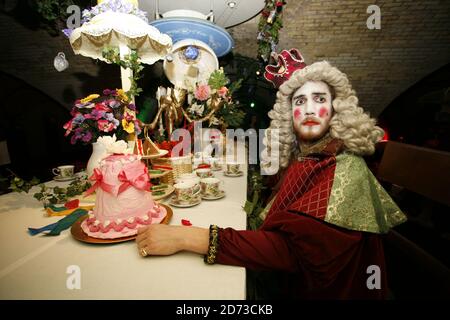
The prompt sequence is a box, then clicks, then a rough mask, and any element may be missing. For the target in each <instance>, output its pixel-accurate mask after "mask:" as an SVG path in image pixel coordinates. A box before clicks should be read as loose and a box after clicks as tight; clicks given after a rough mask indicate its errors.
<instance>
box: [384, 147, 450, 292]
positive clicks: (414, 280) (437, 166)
mask: <svg viewBox="0 0 450 320" xmlns="http://www.w3.org/2000/svg"><path fill="white" fill-rule="evenodd" d="M377 177H378V179H379V180H380V181H384V182H387V183H390V184H393V185H395V186H396V187H402V188H404V189H406V190H409V191H412V192H414V193H417V194H419V195H422V196H424V197H426V198H427V199H429V200H431V201H435V202H437V203H441V204H444V205H446V206H450V153H447V152H441V151H436V150H432V149H427V148H421V147H416V146H412V145H408V144H403V143H398V142H392V141H390V142H387V144H386V145H385V149H384V153H383V157H382V159H381V163H380V166H379V168H378V172H377ZM405 213H406V214H407V212H405ZM384 240H385V241H384V247H385V255H386V265H387V273H388V281H389V287H390V290H391V292H392V294H393V298H394V299H427V298H428V299H436V298H437V299H450V269H449V268H448V267H447V266H446V265H444V264H443V263H442V262H441V261H439V260H438V259H436V258H435V257H434V256H432V255H430V254H429V253H427V252H426V251H425V250H424V249H422V248H421V247H420V246H418V245H417V244H415V243H414V242H412V241H410V240H409V239H407V238H406V237H404V236H402V235H401V234H399V233H398V232H397V231H395V230H391V231H390V232H389V233H388V234H387V235H386V237H385V239H384ZM447 249H448V250H449V252H450V248H447Z"/></svg>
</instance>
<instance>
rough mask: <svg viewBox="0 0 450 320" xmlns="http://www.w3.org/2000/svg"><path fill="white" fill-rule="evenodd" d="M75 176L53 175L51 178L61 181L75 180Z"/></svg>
mask: <svg viewBox="0 0 450 320" xmlns="http://www.w3.org/2000/svg"><path fill="white" fill-rule="evenodd" d="M76 178H77V177H76V176H75V175H73V176H70V177H61V176H55V177H53V180H55V181H59V182H63V181H72V180H75V179H76Z"/></svg>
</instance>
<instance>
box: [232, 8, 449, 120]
mask: <svg viewBox="0 0 450 320" xmlns="http://www.w3.org/2000/svg"><path fill="white" fill-rule="evenodd" d="M287 2H288V3H287V5H286V7H285V10H284V18H283V21H284V28H283V29H282V33H281V36H280V43H279V48H280V49H284V48H291V47H296V48H299V49H300V50H301V52H302V53H303V55H304V57H305V59H306V62H307V63H312V62H315V61H319V60H328V61H330V62H331V63H332V64H334V65H335V66H337V67H338V68H339V69H341V70H342V71H344V72H345V73H347V74H348V76H349V77H350V79H351V81H352V84H353V86H354V88H355V90H356V91H357V94H358V96H359V99H360V103H361V105H362V106H364V107H365V108H366V109H368V110H370V112H371V114H372V115H374V116H376V115H378V114H379V113H380V112H381V111H382V110H383V109H384V108H385V107H386V106H387V105H388V104H389V103H390V102H391V101H392V100H393V99H394V98H395V97H396V96H398V95H399V94H400V93H402V92H403V91H405V90H406V89H407V88H409V87H410V86H411V85H413V84H414V83H415V82H417V81H419V80H420V79H422V78H423V77H425V76H426V75H428V74H429V73H431V72H433V71H435V70H437V69H439V68H440V67H442V66H443V65H444V64H446V63H449V62H450V1H446V0H441V1H439V0H425V1H411V0H386V1H365V0H337V1H336V0H334V1H332V0H322V1H317V0H313V1H306V0H295V1H294V0H291V1H287ZM371 4H376V5H378V6H379V7H380V9H381V29H380V30H369V29H368V28H367V26H366V20H367V18H368V17H369V15H370V14H368V13H366V11H367V7H368V6H369V5H371ZM258 19H259V17H256V18H254V19H252V20H250V21H248V22H246V23H244V24H242V25H240V26H237V27H235V28H233V29H232V33H233V36H234V38H235V40H236V51H237V52H239V53H241V54H244V55H248V56H252V57H255V56H256V46H255V45H254V41H252V39H255V38H256V33H257V27H258V26H257V24H258Z"/></svg>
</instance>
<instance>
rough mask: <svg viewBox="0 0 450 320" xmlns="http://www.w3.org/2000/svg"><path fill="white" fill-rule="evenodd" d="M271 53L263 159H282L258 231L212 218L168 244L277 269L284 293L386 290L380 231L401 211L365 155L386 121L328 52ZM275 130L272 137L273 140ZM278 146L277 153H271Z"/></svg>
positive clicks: (370, 295)
mask: <svg viewBox="0 0 450 320" xmlns="http://www.w3.org/2000/svg"><path fill="white" fill-rule="evenodd" d="M277 59H278V61H277V65H272V66H267V67H266V73H265V77H266V78H267V79H268V80H269V81H271V82H272V83H274V85H275V86H276V87H279V90H278V92H277V98H276V102H275V104H274V107H273V109H272V110H271V111H270V112H269V117H270V118H271V124H270V127H269V128H268V130H266V139H265V144H266V149H265V151H264V152H263V155H262V161H261V166H262V167H263V168H273V167H279V168H281V169H284V175H283V178H282V180H281V183H280V187H279V190H278V191H277V193H276V196H275V197H274V198H273V199H272V200H271V201H270V202H269V204H268V206H267V207H266V218H265V220H264V223H263V225H262V226H261V227H260V228H259V229H258V230H256V231H251V230H234V229H232V228H224V229H222V228H220V227H218V226H214V225H212V226H210V228H209V230H207V235H205V233H206V231H204V230H206V229H202V228H194V229H192V230H189V231H186V234H184V235H183V236H184V237H187V238H184V239H183V240H184V243H185V244H184V245H181V246H179V247H176V250H174V251H175V252H176V251H179V250H190V251H194V252H198V253H204V254H205V262H206V263H209V264H213V263H220V264H227V265H235V266H243V267H246V268H248V269H251V270H262V271H264V270H266V271H282V274H283V277H282V279H281V280H280V282H281V283H282V287H283V292H284V295H285V296H283V297H288V298H296V299H383V298H386V293H387V283H386V268H385V260H384V252H383V245H382V234H384V233H387V232H388V231H389V229H390V228H392V227H394V226H396V225H398V224H400V223H402V222H404V221H405V220H406V217H405V215H404V214H403V213H402V212H401V211H400V209H399V208H398V206H397V205H396V204H395V203H394V202H393V200H392V199H391V198H390V196H389V195H388V194H387V192H386V191H385V190H384V189H383V188H382V187H381V185H380V184H379V183H378V181H377V180H376V178H375V177H374V176H373V175H372V173H371V171H370V170H369V169H368V167H367V165H366V163H365V161H364V159H363V158H362V156H363V155H368V154H372V153H373V152H374V151H375V143H376V142H378V141H379V140H380V139H381V137H382V136H383V130H382V129H381V128H379V127H377V126H376V125H375V120H374V119H372V118H370V117H369V115H368V114H366V113H364V111H363V109H362V108H361V107H359V106H358V98H357V97H356V95H355V92H354V91H353V89H352V87H351V85H350V83H349V80H348V78H347V76H346V75H345V74H344V73H342V72H341V71H339V70H338V69H337V68H335V67H333V66H331V65H330V64H329V63H328V62H326V61H321V62H316V63H313V64H311V65H308V66H307V65H306V64H305V62H304V61H303V58H302V56H301V54H300V52H299V51H298V50H296V49H291V50H289V51H288V50H283V51H282V52H281V53H280V54H279V55H278V56H277ZM272 134H277V135H278V136H279V142H278V143H274V145H272V139H269V137H270V135H272ZM275 149H278V153H276V154H279V158H277V159H271V158H270V157H269V155H270V154H271V152H275ZM273 161H275V162H277V163H276V165H275V166H274V164H273V163H271V162H273ZM273 173H275V172H273ZM158 228H159V227H158V226H156V228H155V227H153V226H152V227H150V228H148V229H147V230H145V231H143V232H141V234H140V236H139V237H138V246H147V245H156V243H155V242H151V241H149V240H148V239H149V237H150V238H153V239H156V236H158V238H159V237H161V238H164V237H163V235H164V230H161V232H159V230H158ZM181 232H183V231H182V230H181ZM178 236H181V235H179V234H178V235H177V234H176V233H175V234H174V235H173V237H174V239H176V237H178ZM205 238H207V240H205ZM189 241H191V242H189ZM202 241H203V242H202ZM205 241H206V244H205ZM174 243H177V242H176V241H175V242H174ZM186 243H188V245H186ZM154 248H158V246H155V247H154ZM153 254H168V252H165V251H164V250H161V251H158V250H156V249H155V250H154V252H153ZM371 266H376V267H378V268H379V271H380V273H379V275H378V276H379V277H378V280H377V283H376V284H375V286H370V285H368V282H370V281H368V279H369V277H370V276H371V274H370V273H368V271H367V270H371V269H370V268H369V267H371ZM372 268H373V267H372ZM378 268H377V269H378Z"/></svg>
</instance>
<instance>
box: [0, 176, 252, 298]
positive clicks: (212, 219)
mask: <svg viewBox="0 0 450 320" xmlns="http://www.w3.org/2000/svg"><path fill="white" fill-rule="evenodd" d="M215 174H216V176H217V177H220V178H221V179H223V180H224V182H225V183H224V188H225V191H226V197H225V198H223V199H221V200H216V201H205V200H204V201H203V202H202V203H201V204H199V205H197V206H195V207H192V208H173V212H174V215H173V218H172V220H171V222H170V224H173V225H180V224H181V219H188V220H190V221H191V222H192V224H193V225H195V226H201V227H209V225H210V224H217V225H219V226H221V227H233V228H236V229H245V228H246V215H245V212H244V210H243V208H242V207H243V205H244V202H245V197H246V185H247V183H246V175H244V176H241V177H234V178H232V177H225V176H223V174H222V172H220V171H216V172H215ZM52 183H54V182H52ZM60 184H61V185H64V184H63V183H60ZM33 193H34V192H33V190H32V191H31V192H30V193H29V194H24V193H22V194H18V193H10V194H7V195H3V196H0V256H1V259H0V299H245V269H244V268H240V267H232V266H225V265H212V266H211V265H206V264H205V263H204V262H203V256H200V255H197V254H194V253H188V252H181V253H178V254H176V255H173V256H168V257H148V258H141V257H140V256H139V254H138V251H137V246H136V243H135V242H134V241H130V242H125V243H120V244H114V245H91V244H85V243H82V242H79V241H77V240H75V239H73V238H72V236H71V235H70V230H65V231H63V232H62V234H61V235H60V236H56V237H49V236H42V235H36V236H30V235H29V234H28V232H27V228H28V227H41V226H44V225H47V224H50V223H52V222H55V221H57V220H59V219H61V218H62V217H45V216H44V210H43V208H42V205H41V203H39V202H38V201H37V200H35V199H33V197H32V194H33ZM70 266H78V267H79V268H80V272H81V273H80V274H81V278H80V279H81V288H80V289H68V288H67V284H66V282H67V279H68V278H69V277H71V276H72V272H73V271H71V270H70V269H69V271H70V272H71V273H67V272H68V268H69V267H70Z"/></svg>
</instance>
